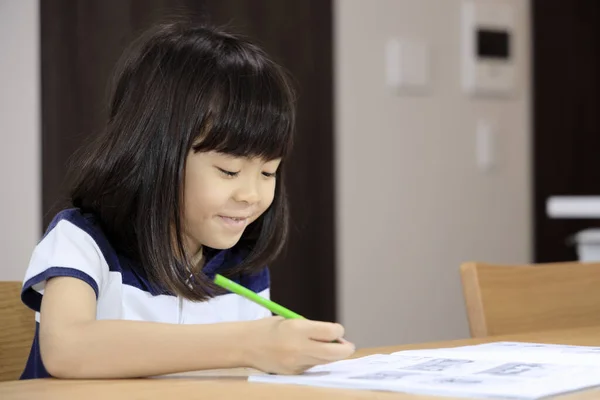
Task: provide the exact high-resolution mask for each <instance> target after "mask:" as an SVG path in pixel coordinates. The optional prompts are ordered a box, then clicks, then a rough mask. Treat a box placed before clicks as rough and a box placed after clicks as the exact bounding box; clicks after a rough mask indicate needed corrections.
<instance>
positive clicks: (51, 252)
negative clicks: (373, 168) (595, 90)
mask: <svg viewBox="0 0 600 400" xmlns="http://www.w3.org/2000/svg"><path fill="white" fill-rule="evenodd" d="M117 77H118V79H117V80H116V82H115V88H114V91H113V96H112V100H111V103H110V108H109V116H108V121H107V123H106V126H105V129H104V131H103V132H102V134H101V135H99V137H98V138H97V139H96V140H95V141H94V142H93V143H92V144H91V146H90V147H89V148H88V149H87V151H85V152H84V153H82V155H81V163H80V165H78V166H77V169H76V171H77V175H76V179H75V183H74V186H73V189H72V192H71V201H72V205H73V207H72V208H70V209H66V210H64V211H62V212H60V213H59V214H58V215H56V216H55V218H54V220H53V221H52V223H51V224H50V225H49V227H48V230H47V232H46V233H45V235H44V237H43V239H42V240H41V241H40V242H39V244H38V245H37V247H36V248H35V251H34V253H33V255H32V258H31V261H30V265H29V268H28V270H27V273H26V276H25V279H24V286H23V292H22V300H23V302H24V303H25V304H26V305H27V306H29V307H30V308H32V309H33V310H35V311H36V326H37V328H36V335H35V339H34V342H33V346H32V349H31V354H30V357H29V360H28V362H27V365H26V368H25V371H24V373H23V375H22V378H24V379H26V378H40V377H47V376H53V377H59V378H126V377H144V376H152V375H161V374H168V373H176V372H181V371H190V370H200V369H212V368H228V367H253V368H257V369H260V370H263V371H265V372H271V373H282V374H292V373H299V372H301V371H304V370H305V369H307V368H309V367H311V366H314V365H317V364H321V363H326V362H331V361H336V360H340V359H343V358H346V357H348V356H350V355H351V354H352V353H353V351H354V346H353V345H352V344H350V343H349V342H347V341H345V340H343V339H341V337H342V336H343V333H344V330H343V327H342V326H340V325H339V324H335V323H328V322H318V321H309V320H284V319H282V318H280V317H272V316H270V313H268V312H267V311H266V310H265V309H263V308H262V307H260V306H258V305H256V304H254V303H252V302H250V301H248V300H246V299H244V298H242V297H240V296H238V295H235V294H231V293H226V292H225V291H224V290H221V289H220V288H218V287H217V286H216V285H214V283H212V279H213V277H214V275H215V274H216V273H220V274H222V275H224V276H226V277H229V278H230V279H233V280H234V281H237V282H238V283H241V284H242V285H244V286H246V287H248V288H250V289H252V290H254V291H255V292H259V293H260V294H262V295H263V296H268V295H269V273H268V270H267V268H266V267H265V265H268V264H269V263H270V262H271V261H272V260H273V259H274V258H275V257H276V256H277V254H278V252H279V251H280V249H281V248H282V245H283V243H284V240H285V238H286V234H287V221H288V219H287V218H288V216H287V213H288V209H287V204H286V197H285V190H284V185H283V175H284V174H283V162H284V161H283V160H285V158H286V156H287V154H288V152H289V150H290V145H291V140H292V131H293V127H294V113H295V112H294V98H293V94H292V90H291V88H290V84H289V82H288V78H287V77H286V75H285V74H284V73H283V72H282V70H281V68H280V67H279V66H277V65H276V64H275V63H274V62H273V61H271V60H270V59H269V58H268V57H267V55H266V54H265V53H264V52H263V51H262V50H261V49H259V48H258V47H256V46H255V45H253V44H251V43H249V42H248V41H246V40H244V39H242V38H240V37H237V36H233V35H230V34H227V33H224V32H221V31H219V30H217V29H213V28H206V27H197V26H192V25H189V24H185V23H174V24H168V25H162V26H159V27H157V28H156V29H153V30H152V31H149V32H148V33H147V34H146V35H144V36H143V37H141V38H140V39H139V40H138V41H137V42H136V43H135V44H134V46H133V47H132V48H131V49H130V50H129V52H128V56H127V57H126V58H125V59H124V61H123V63H122V66H121V68H120V71H119V74H118V75H117ZM335 339H341V340H339V341H338V342H337V343H336V342H333V343H332V341H334V340H335Z"/></svg>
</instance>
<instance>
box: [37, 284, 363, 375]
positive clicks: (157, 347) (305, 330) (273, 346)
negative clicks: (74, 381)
mask: <svg viewBox="0 0 600 400" xmlns="http://www.w3.org/2000/svg"><path fill="white" fill-rule="evenodd" d="M342 334H343V328H341V326H340V325H339V324H331V323H325V322H315V321H297V322H294V321H282V320H281V319H280V318H266V319H264V320H257V321H247V322H231V323H217V324H207V325H175V324H164V323H155V322H140V321H121V320H114V321H113V320H96V297H95V293H94V291H93V289H92V288H91V287H90V286H89V285H87V284H86V283H85V282H83V281H80V280H78V279H75V278H70V277H57V278H53V279H50V280H49V281H48V282H47V283H46V287H45V291H44V296H43V300H42V307H41V315H40V351H41V355H42V359H43V361H44V365H45V366H46V369H47V370H48V372H49V373H50V374H51V375H52V376H55V377H58V378H127V377H142V376H154V375H163V374H169V373H176V372H182V371H193V370H202V369H214V368H231V367H246V366H249V367H255V368H259V369H268V370H270V371H269V372H281V373H296V372H300V371H302V370H304V369H306V368H309V367H310V366H313V365H317V364H319V363H324V362H329V361H334V360H338V359H341V358H345V357H348V356H349V355H350V354H351V353H352V352H353V351H354V347H353V346H352V345H351V344H349V343H347V342H346V343H344V344H332V343H323V342H329V341H331V340H334V339H335V338H336V337H339V336H340V335H342ZM322 341H323V342H322Z"/></svg>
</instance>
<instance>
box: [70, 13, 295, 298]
mask: <svg viewBox="0 0 600 400" xmlns="http://www.w3.org/2000/svg"><path fill="white" fill-rule="evenodd" d="M115 78H116V79H115V81H114V87H113V90H112V95H111V101H110V106H109V110H108V111H109V112H108V120H107V122H106V125H105V127H104V129H103V130H102V131H101V132H100V134H99V135H98V136H97V137H96V138H95V140H94V141H92V142H91V143H90V146H89V147H86V148H85V149H84V150H83V152H82V153H81V154H80V157H79V163H78V165H77V167H76V171H75V173H76V176H75V180H74V184H73V187H72V191H71V202H72V203H73V206H75V207H78V208H80V209H81V210H82V212H88V213H92V214H93V215H94V216H95V217H96V218H97V219H98V221H99V223H100V225H101V227H102V229H103V231H104V233H105V234H106V236H107V237H108V239H109V240H110V242H111V244H112V245H113V247H115V249H116V250H117V251H118V252H120V253H121V254H123V255H125V256H127V257H129V258H131V259H132V260H135V261H137V262H138V263H139V265H140V266H141V268H142V270H143V273H144V274H145V275H146V276H147V277H148V279H149V280H150V282H152V284H154V285H156V286H158V287H160V288H163V289H165V290H167V291H168V292H171V293H173V294H177V295H180V296H182V297H185V298H187V299H190V300H193V301H202V300H206V299H208V298H210V297H211V296H212V295H214V294H215V293H218V292H219V289H218V288H216V286H215V285H214V284H213V283H212V282H211V281H210V280H209V279H208V277H206V276H205V275H204V274H203V273H201V272H200V273H199V274H196V275H195V276H194V277H193V279H192V280H190V279H189V278H190V271H193V270H194V266H193V265H192V260H191V258H192V256H193V255H189V254H186V251H185V250H184V245H183V237H182V229H183V221H182V212H183V191H184V174H185V163H186V157H187V155H188V153H189V152H190V151H196V152H199V151H217V152H221V153H225V154H229V155H233V156H239V157H261V158H264V159H265V160H271V159H277V158H282V159H285V157H286V155H287V154H288V152H289V150H290V148H291V145H292V136H293V131H294V122H295V105H294V102H295V98H294V90H293V87H292V84H291V79H290V77H289V76H288V75H287V73H286V72H285V70H284V69H283V68H282V67H280V66H279V65H277V64H276V63H275V62H274V61H273V60H272V59H271V58H269V57H268V56H267V55H266V54H265V52H264V51H263V50H262V49H260V48H259V47H258V46H257V45H255V44H253V43H252V42H250V41H249V40H247V39H246V38H244V37H242V36H239V35H234V34H231V33H227V32H224V31H222V30H220V29H218V28H215V27H210V26H206V25H201V26H199V25H194V24H192V23H189V22H174V23H168V24H161V25H158V26H156V27H154V28H153V29H150V30H149V31H147V32H146V33H145V34H143V35H142V36H141V37H140V38H138V39H137V40H136V41H134V43H133V45H132V46H131V47H130V48H129V49H128V51H126V52H125V54H124V56H123V58H122V60H121V63H120V67H119V68H118V70H117V73H116V75H115ZM284 164H285V163H284V162H282V164H281V167H280V168H279V169H278V171H277V176H276V179H277V184H276V188H275V197H274V200H273V203H272V204H271V206H270V207H269V209H268V210H267V211H266V212H265V213H264V214H263V215H262V216H261V217H260V218H258V219H257V220H256V221H255V222H254V223H252V224H251V225H250V226H249V227H247V228H246V231H245V232H244V234H243V235H242V238H241V240H240V242H239V243H238V245H236V246H241V247H244V248H246V249H247V256H246V257H245V259H244V261H243V262H242V263H241V264H240V265H238V266H236V267H234V268H231V269H230V270H228V271H226V272H224V273H223V274H224V275H225V276H235V275H238V274H241V273H254V272H258V271H259V270H260V269H262V268H263V267H264V266H265V265H268V264H270V263H271V262H272V261H273V260H274V259H275V258H276V257H277V255H278V254H279V253H280V251H281V250H282V248H283V245H284V243H285V241H286V238H287V233H288V218H289V217H288V204H287V199H286V193H285V186H284V182H283V177H284V172H283V170H284V168H283V167H284Z"/></svg>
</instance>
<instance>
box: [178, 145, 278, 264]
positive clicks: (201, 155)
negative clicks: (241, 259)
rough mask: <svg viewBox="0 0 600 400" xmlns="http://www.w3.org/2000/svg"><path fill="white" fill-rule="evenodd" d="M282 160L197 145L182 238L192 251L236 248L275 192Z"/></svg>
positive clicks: (187, 182)
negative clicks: (235, 154)
mask: <svg viewBox="0 0 600 400" xmlns="http://www.w3.org/2000/svg"><path fill="white" fill-rule="evenodd" d="M280 162H281V160H280V159H277V160H270V161H265V160H263V159H260V158H238V157H232V156H228V155H225V154H222V153H217V152H198V153H195V152H194V151H193V150H192V151H191V152H190V153H189V155H188V157H187V163H186V168H185V191H184V194H183V196H184V211H183V212H184V219H183V238H184V240H185V245H186V250H187V251H188V252H189V254H190V255H194V254H196V253H197V252H198V250H199V249H200V247H201V246H203V245H205V246H208V247H211V248H214V249H228V248H231V247H233V246H234V245H235V244H236V243H237V242H238V241H239V240H240V238H241V236H242V233H243V232H244V230H245V229H246V227H247V226H248V225H249V224H251V223H252V222H254V221H255V220H256V219H257V218H258V217H260V216H261V215H262V213H264V212H265V211H266V210H267V209H268V208H269V206H270V205H271V203H272V202H273V197H274V195H275V173H276V172H277V168H278V167H279V164H280Z"/></svg>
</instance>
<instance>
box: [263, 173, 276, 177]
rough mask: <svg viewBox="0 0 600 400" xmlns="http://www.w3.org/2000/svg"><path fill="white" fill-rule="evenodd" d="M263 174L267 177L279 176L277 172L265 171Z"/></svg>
mask: <svg viewBox="0 0 600 400" xmlns="http://www.w3.org/2000/svg"><path fill="white" fill-rule="evenodd" d="M262 174H263V176H264V177H267V178H275V177H276V176H277V172H263V173H262Z"/></svg>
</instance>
